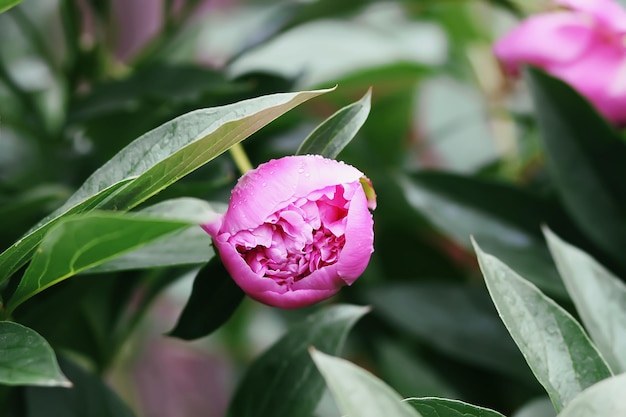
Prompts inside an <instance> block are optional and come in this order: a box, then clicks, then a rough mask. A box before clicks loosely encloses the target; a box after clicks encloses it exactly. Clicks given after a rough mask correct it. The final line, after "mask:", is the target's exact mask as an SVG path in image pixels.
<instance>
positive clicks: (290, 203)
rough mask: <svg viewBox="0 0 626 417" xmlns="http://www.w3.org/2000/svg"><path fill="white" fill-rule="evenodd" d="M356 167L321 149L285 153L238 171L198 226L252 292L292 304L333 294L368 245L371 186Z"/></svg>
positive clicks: (357, 268)
mask: <svg viewBox="0 0 626 417" xmlns="http://www.w3.org/2000/svg"><path fill="white" fill-rule="evenodd" d="M364 178H365V177H364V176H363V173H362V172H360V171H359V170H357V169H356V168H354V167H352V166H350V165H347V164H344V163H342V162H337V161H334V160H330V159H326V158H323V157H321V156H316V155H307V156H288V157H284V158H281V159H277V160H272V161H269V162H267V163H264V164H262V165H260V166H259V167H258V168H256V169H255V170H252V171H250V172H248V173H247V174H246V175H244V176H243V177H241V179H240V180H239V182H238V183H237V185H236V186H235V188H234V189H233V192H232V195H231V199H230V204H229V207H228V210H227V211H226V213H225V214H224V215H223V216H222V217H220V218H218V219H217V220H216V221H215V222H213V223H211V224H208V225H204V226H203V228H204V229H205V230H206V231H207V232H208V233H209V234H210V235H211V236H212V237H213V242H214V245H215V247H216V248H217V250H218V251H219V254H220V257H221V259H222V262H223V263H224V266H225V267H226V269H227V270H228V272H229V273H230V275H231V276H232V278H233V279H234V280H235V282H236V283H237V284H238V285H239V286H240V287H241V288H242V289H243V290H244V291H245V292H246V293H247V294H248V295H249V296H250V297H252V298H254V299H256V300H258V301H261V302H263V303H265V304H269V305H272V306H276V307H282V308H299V307H304V306H307V305H310V304H313V303H316V302H318V301H321V300H324V299H326V298H328V297H330V296H332V295H334V294H335V293H336V292H337V291H339V289H340V288H341V287H342V286H344V285H351V284H352V283H353V282H354V281H355V280H356V279H357V278H358V277H359V276H360V275H361V274H362V273H363V271H364V270H365V268H366V267H367V264H368V262H369V259H370V256H371V254H372V252H373V251H374V249H373V241H374V231H373V220H372V215H371V213H370V211H369V209H374V208H375V205H376V203H375V197H374V196H373V195H370V194H373V190H371V187H370V186H369V183H368V181H367V180H366V179H365V180H364V182H365V184H366V185H365V187H367V188H368V189H369V190H371V191H372V193H368V195H370V198H369V200H368V196H366V192H365V189H364V185H363V184H362V183H361V180H362V179H364Z"/></svg>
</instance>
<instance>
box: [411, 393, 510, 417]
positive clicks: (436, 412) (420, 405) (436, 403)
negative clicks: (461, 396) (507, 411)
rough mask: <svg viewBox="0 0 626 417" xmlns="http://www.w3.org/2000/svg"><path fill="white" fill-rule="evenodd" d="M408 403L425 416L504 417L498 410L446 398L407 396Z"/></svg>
mask: <svg viewBox="0 0 626 417" xmlns="http://www.w3.org/2000/svg"><path fill="white" fill-rule="evenodd" d="M405 401H406V403H407V404H409V405H410V406H411V407H413V408H414V409H416V410H417V411H419V412H420V413H421V414H422V416H423V417H504V416H503V415H502V414H500V413H498V412H497V411H494V410H491V409H489V408H485V407H479V406H477V405H472V404H468V403H465V402H463V401H459V400H450V399H446V398H434V397H427V398H407V399H406V400H405Z"/></svg>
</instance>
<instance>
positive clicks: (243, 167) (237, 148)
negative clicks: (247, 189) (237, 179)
mask: <svg viewBox="0 0 626 417" xmlns="http://www.w3.org/2000/svg"><path fill="white" fill-rule="evenodd" d="M229 151H230V155H231V156H232V157H233V160H234V161H235V165H237V168H239V172H241V174H242V175H243V174H245V173H246V172H248V171H252V169H254V168H253V167H252V164H251V163H250V159H248V155H246V151H245V150H244V149H243V146H241V143H237V144H235V145H233V146H232V147H231V148H230V149H229Z"/></svg>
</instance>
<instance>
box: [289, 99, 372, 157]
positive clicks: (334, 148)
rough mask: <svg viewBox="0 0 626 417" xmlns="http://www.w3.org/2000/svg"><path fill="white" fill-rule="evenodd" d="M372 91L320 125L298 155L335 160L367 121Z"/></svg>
mask: <svg viewBox="0 0 626 417" xmlns="http://www.w3.org/2000/svg"><path fill="white" fill-rule="evenodd" d="M371 98H372V89H371V88H370V89H369V90H368V91H367V93H365V95H364V96H363V98H361V99H360V100H359V101H357V102H356V103H352V104H350V105H348V106H346V107H344V108H342V109H341V110H339V111H338V112H336V113H335V114H333V115H332V116H330V117H329V118H328V119H326V120H325V121H324V122H323V123H322V124H321V125H319V126H318V127H317V128H316V129H315V130H314V131H313V132H312V133H311V134H310V135H309V136H308V137H307V138H306V139H305V140H304V142H302V144H301V145H300V148H298V151H297V152H296V155H305V154H317V155H323V156H325V157H326V158H331V159H334V158H336V157H337V155H339V153H340V152H341V151H342V150H343V148H345V147H346V145H348V143H350V141H351V140H352V139H354V137H355V136H356V134H357V132H358V131H359V129H361V126H363V124H364V123H365V120H367V116H368V115H369V112H370V108H371Z"/></svg>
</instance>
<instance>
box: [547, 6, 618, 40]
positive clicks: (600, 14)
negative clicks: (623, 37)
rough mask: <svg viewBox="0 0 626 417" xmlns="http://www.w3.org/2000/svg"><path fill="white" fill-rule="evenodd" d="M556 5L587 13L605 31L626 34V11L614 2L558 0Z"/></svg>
mask: <svg viewBox="0 0 626 417" xmlns="http://www.w3.org/2000/svg"><path fill="white" fill-rule="evenodd" d="M556 3H557V4H560V5H561V6H565V7H568V8H570V9H572V10H574V11H577V12H582V13H587V14H588V15H589V16H590V17H592V18H593V19H594V20H596V21H597V22H598V24H599V25H600V27H602V28H603V29H604V30H607V31H614V32H621V33H624V32H626V10H624V8H623V7H622V6H621V5H620V4H618V3H617V2H615V1H613V0H556Z"/></svg>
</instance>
